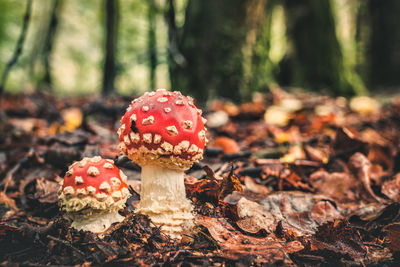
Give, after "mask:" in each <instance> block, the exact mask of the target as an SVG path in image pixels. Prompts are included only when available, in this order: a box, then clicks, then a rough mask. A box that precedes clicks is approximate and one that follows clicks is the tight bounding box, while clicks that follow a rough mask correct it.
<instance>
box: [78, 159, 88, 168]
mask: <svg viewBox="0 0 400 267" xmlns="http://www.w3.org/2000/svg"><path fill="white" fill-rule="evenodd" d="M85 165H86V159H83V160H81V161H79V163H78V167H81V168H82V167H84V166H85Z"/></svg>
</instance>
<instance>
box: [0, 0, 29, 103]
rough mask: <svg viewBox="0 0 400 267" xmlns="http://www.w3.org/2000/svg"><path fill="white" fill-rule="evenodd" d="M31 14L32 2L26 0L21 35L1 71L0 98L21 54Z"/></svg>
mask: <svg viewBox="0 0 400 267" xmlns="http://www.w3.org/2000/svg"><path fill="white" fill-rule="evenodd" d="M31 13H32V0H27V4H26V9H25V15H24V20H23V23H22V31H21V34H20V35H19V39H18V42H17V45H16V47H15V50H14V54H13V55H12V57H11V59H10V60H9V61H8V62H7V65H6V67H5V69H4V71H3V75H2V76H1V82H0V96H1V95H2V94H3V91H4V86H5V83H6V81H7V77H8V74H9V73H10V70H11V68H12V67H13V66H14V65H15V63H17V61H18V58H19V56H20V55H21V53H22V49H23V47H24V43H25V38H26V32H27V30H28V26H29V21H30V18H31Z"/></svg>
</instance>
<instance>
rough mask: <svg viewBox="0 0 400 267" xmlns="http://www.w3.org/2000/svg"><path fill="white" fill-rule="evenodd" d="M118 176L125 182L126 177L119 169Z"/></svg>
mask: <svg viewBox="0 0 400 267" xmlns="http://www.w3.org/2000/svg"><path fill="white" fill-rule="evenodd" d="M119 176H121V179H122V181H124V182H126V180H127V179H128V177H127V176H126V175H125V173H123V172H122V170H119Z"/></svg>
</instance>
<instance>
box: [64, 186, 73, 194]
mask: <svg viewBox="0 0 400 267" xmlns="http://www.w3.org/2000/svg"><path fill="white" fill-rule="evenodd" d="M63 192H64V194H65V195H66V196H72V195H73V194H74V193H75V190H74V188H73V187H72V186H66V187H65V188H64V190H63Z"/></svg>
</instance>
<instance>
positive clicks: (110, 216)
mask: <svg viewBox="0 0 400 267" xmlns="http://www.w3.org/2000/svg"><path fill="white" fill-rule="evenodd" d="M126 178H127V177H126V175H125V174H124V173H123V172H122V171H121V170H119V169H118V167H117V166H115V165H114V162H113V161H112V160H109V159H103V158H101V157H100V156H96V157H93V158H84V159H82V160H81V161H77V162H74V163H73V164H72V165H71V166H69V168H68V171H67V172H66V174H65V176H64V180H63V181H62V182H61V188H60V190H59V191H58V195H59V201H60V205H61V209H63V210H65V211H66V215H67V217H68V218H69V219H71V220H72V224H71V226H72V227H73V228H75V229H77V230H85V231H91V232H94V233H102V232H104V231H105V230H107V228H108V227H110V225H111V224H113V223H115V222H121V221H123V220H124V217H123V216H121V215H120V214H119V213H118V211H119V210H121V209H122V208H124V207H125V203H126V200H127V199H128V197H129V196H130V193H129V190H128V187H127V184H126Z"/></svg>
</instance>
